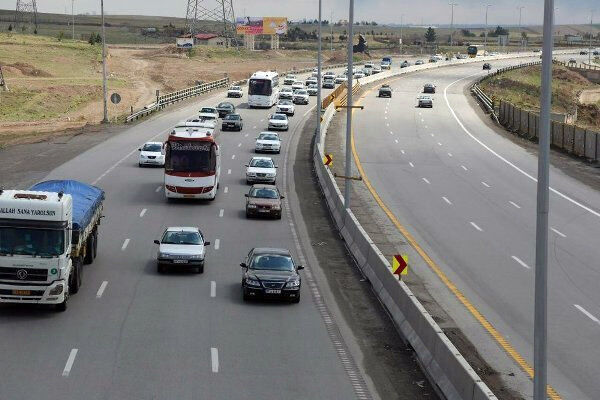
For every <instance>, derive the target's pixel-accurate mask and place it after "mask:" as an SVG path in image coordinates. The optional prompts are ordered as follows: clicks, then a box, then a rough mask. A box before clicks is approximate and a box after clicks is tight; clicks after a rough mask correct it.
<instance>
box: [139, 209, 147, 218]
mask: <svg viewBox="0 0 600 400" xmlns="http://www.w3.org/2000/svg"><path fill="white" fill-rule="evenodd" d="M146 211H148V210H147V209H145V208H144V209H143V210H142V212H141V213H140V218H142V217H143V216H144V215H145V214H146Z"/></svg>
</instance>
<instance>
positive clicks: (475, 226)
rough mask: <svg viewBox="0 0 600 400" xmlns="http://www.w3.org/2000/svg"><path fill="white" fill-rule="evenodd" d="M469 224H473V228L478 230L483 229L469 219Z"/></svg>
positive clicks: (481, 230)
mask: <svg viewBox="0 0 600 400" xmlns="http://www.w3.org/2000/svg"><path fill="white" fill-rule="evenodd" d="M471 225H472V226H473V228H475V229H477V230H478V231H479V232H483V229H481V228H480V227H479V225H477V224H476V223H475V222H473V221H471Z"/></svg>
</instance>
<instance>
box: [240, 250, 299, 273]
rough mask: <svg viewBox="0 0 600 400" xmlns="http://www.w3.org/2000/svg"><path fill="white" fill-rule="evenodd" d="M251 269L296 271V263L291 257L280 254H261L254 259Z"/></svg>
mask: <svg viewBox="0 0 600 400" xmlns="http://www.w3.org/2000/svg"><path fill="white" fill-rule="evenodd" d="M250 269H259V270H260V269H262V270H270V271H294V262H293V261H292V258H291V257H290V256H285V255H279V254H259V255H255V256H254V258H253V259H252V263H251V264H250Z"/></svg>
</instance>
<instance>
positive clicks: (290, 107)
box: [277, 99, 296, 116]
mask: <svg viewBox="0 0 600 400" xmlns="http://www.w3.org/2000/svg"><path fill="white" fill-rule="evenodd" d="M277 112H278V113H281V114H285V115H289V116H293V115H294V113H295V112H296V107H295V106H294V102H292V101H291V100H285V99H282V100H279V101H278V102H277Z"/></svg>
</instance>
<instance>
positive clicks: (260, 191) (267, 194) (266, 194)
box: [250, 188, 279, 199]
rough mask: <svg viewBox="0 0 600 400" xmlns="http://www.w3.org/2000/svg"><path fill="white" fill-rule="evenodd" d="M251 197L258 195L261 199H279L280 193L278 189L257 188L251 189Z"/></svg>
mask: <svg viewBox="0 0 600 400" xmlns="http://www.w3.org/2000/svg"><path fill="white" fill-rule="evenodd" d="M250 197H257V198H259V199H278V198H279V193H278V192H277V190H276V189H268V188H255V189H252V190H251V191H250Z"/></svg>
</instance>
